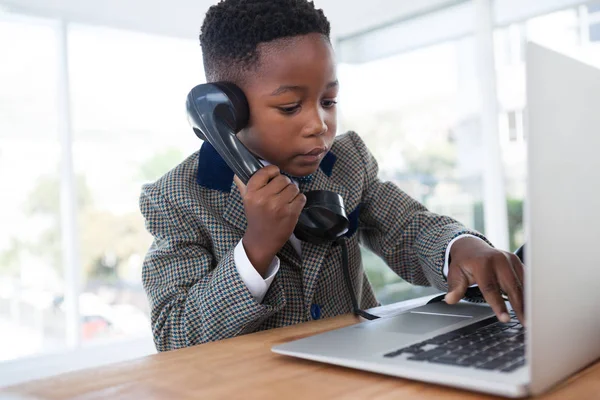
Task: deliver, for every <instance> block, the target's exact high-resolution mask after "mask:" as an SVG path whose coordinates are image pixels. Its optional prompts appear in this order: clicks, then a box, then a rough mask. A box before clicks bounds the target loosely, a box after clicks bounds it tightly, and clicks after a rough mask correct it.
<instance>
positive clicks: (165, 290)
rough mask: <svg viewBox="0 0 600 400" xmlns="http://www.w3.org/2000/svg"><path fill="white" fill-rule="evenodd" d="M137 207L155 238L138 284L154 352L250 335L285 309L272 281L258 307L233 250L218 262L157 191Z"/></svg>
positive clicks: (201, 235)
mask: <svg viewBox="0 0 600 400" xmlns="http://www.w3.org/2000/svg"><path fill="white" fill-rule="evenodd" d="M140 208H141V211H142V214H143V215H144V217H145V219H146V227H147V229H148V231H149V232H150V233H151V234H152V235H153V236H154V243H153V244H152V247H151V248H150V250H149V252H148V254H147V256H146V259H145V261H144V267H143V273H142V279H143V284H144V289H145V290H146V293H147V294H148V298H149V300H150V306H151V319H152V331H153V333H154V340H155V343H156V347H157V349H158V350H159V351H164V350H172V349H176V348H180V347H186V346H191V345H195V344H199V343H204V342H209V341H214V340H219V339H224V338H229V337H233V336H236V335H240V334H244V333H249V332H252V331H254V330H255V329H256V328H257V327H258V326H259V325H260V324H261V323H262V322H263V321H264V320H265V319H266V318H268V317H270V316H271V315H273V314H274V313H276V312H277V311H279V310H280V309H281V308H282V307H283V306H284V304H285V299H284V296H283V290H282V288H281V286H280V284H279V282H278V280H277V279H275V280H274V281H273V282H272V284H271V286H270V288H269V291H268V292H267V294H266V296H265V298H264V300H263V301H262V304H261V303H259V302H257V301H256V299H255V298H254V296H253V295H252V294H251V292H250V291H249V290H248V288H247V286H246V284H245V283H244V281H243V280H242V278H241V277H240V274H239V272H238V270H237V269H236V265H235V261H234V259H235V257H234V247H232V248H231V249H230V250H229V252H227V253H226V255H225V256H224V257H223V259H222V260H221V261H220V262H218V263H217V262H216V261H215V260H214V258H213V255H212V254H211V252H210V250H209V248H210V245H209V243H210V241H211V238H210V237H209V235H208V233H207V232H206V231H205V229H204V228H203V227H202V226H198V225H197V224H195V223H194V222H193V221H194V220H195V219H193V218H189V217H186V216H185V215H183V213H182V212H181V211H180V210H179V209H178V208H176V207H174V206H173V205H171V204H170V203H169V202H168V200H167V199H166V198H165V197H164V196H163V195H162V194H161V193H160V192H159V191H158V189H157V188H156V187H154V186H151V185H150V186H146V187H145V188H144V191H143V192H142V195H141V198H140Z"/></svg>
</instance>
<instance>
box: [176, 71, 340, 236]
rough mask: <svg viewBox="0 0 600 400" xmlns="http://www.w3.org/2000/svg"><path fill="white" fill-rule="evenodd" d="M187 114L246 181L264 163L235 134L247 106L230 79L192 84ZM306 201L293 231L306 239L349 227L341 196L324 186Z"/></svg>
mask: <svg viewBox="0 0 600 400" xmlns="http://www.w3.org/2000/svg"><path fill="white" fill-rule="evenodd" d="M186 108H187V115H188V120H189V122H190V124H191V125H192V128H193V130H194V132H195V133H196V136H198V137H199V138H200V139H202V140H204V141H207V142H208V143H210V144H211V145H212V146H213V147H214V148H215V150H216V151H217V152H218V153H219V155H220V156H221V157H222V158H223V160H224V161H225V162H226V163H227V165H228V166H229V168H231V169H232V170H233V172H234V173H235V174H236V175H237V176H238V177H239V178H240V180H241V181H242V182H244V183H245V184H247V183H248V181H249V180H250V178H251V177H252V175H254V173H256V171H258V170H259V169H260V168H262V167H263V165H262V164H261V163H260V161H259V160H258V159H257V158H256V157H255V156H254V155H253V154H252V153H251V152H250V151H249V150H248V149H247V148H246V147H245V146H244V145H243V144H242V142H240V140H239V139H238V138H237V136H236V134H237V133H238V132H239V131H241V130H242V129H243V128H244V127H245V126H246V125H247V124H248V118H249V108H248V102H247V100H246V96H245V95H244V92H242V90H241V89H240V88H239V87H238V86H236V85H234V84H233V83H229V82H216V83H206V84H202V85H198V86H195V87H194V88H193V89H192V90H191V91H190V93H189V94H188V96H187V102H186ZM304 195H305V196H306V205H305V206H304V209H303V210H302V213H301V214H300V217H299V219H298V223H297V225H296V228H295V229H294V235H295V236H296V237H297V238H298V239H300V240H302V241H305V242H311V243H315V244H324V243H329V242H333V241H336V240H338V239H340V238H341V237H342V235H343V234H344V233H346V231H347V230H348V217H347V216H346V211H345V209H344V200H343V198H342V197H341V196H340V195H339V194H337V193H333V192H330V191H326V190H314V191H310V192H306V193H304Z"/></svg>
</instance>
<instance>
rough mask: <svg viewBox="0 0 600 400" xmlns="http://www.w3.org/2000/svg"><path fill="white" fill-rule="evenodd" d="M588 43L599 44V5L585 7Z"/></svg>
mask: <svg viewBox="0 0 600 400" xmlns="http://www.w3.org/2000/svg"><path fill="white" fill-rule="evenodd" d="M587 12H588V15H587V20H588V24H589V27H588V29H589V39H590V42H600V3H597V4H590V5H588V6H587Z"/></svg>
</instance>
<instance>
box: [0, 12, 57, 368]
mask: <svg viewBox="0 0 600 400" xmlns="http://www.w3.org/2000/svg"><path fill="white" fill-rule="evenodd" d="M0 54H1V56H0V57H1V58H2V61H1V62H0V88H1V89H0V182H2V189H1V192H2V195H0V361H4V360H10V359H15V358H19V357H24V356H31V355H35V354H38V353H42V352H48V351H56V350H58V349H61V348H63V347H64V346H65V317H64V313H63V311H62V309H61V308H60V307H59V306H58V299H60V298H61V297H62V295H63V292H64V287H63V285H64V280H63V276H64V275H63V266H62V253H61V241H60V202H59V186H58V185H59V172H58V171H59V156H60V154H59V152H60V147H59V141H58V133H57V115H58V110H57V106H56V104H57V86H56V85H57V79H56V78H57V64H58V60H57V37H56V32H55V28H54V27H53V26H52V25H51V24H50V23H49V22H48V21H44V20H38V19H32V18H21V17H18V16H12V15H6V14H4V15H3V16H0Z"/></svg>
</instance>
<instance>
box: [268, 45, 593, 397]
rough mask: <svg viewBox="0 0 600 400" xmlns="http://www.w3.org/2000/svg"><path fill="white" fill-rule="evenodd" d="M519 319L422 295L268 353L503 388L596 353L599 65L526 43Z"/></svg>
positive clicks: (545, 381) (560, 375)
mask: <svg viewBox="0 0 600 400" xmlns="http://www.w3.org/2000/svg"><path fill="white" fill-rule="evenodd" d="M526 73H527V97H528V119H529V121H528V122H529V129H528V135H529V138H528V188H527V189H528V190H527V191H528V195H527V199H528V200H527V202H526V210H525V219H526V227H527V228H526V236H527V246H528V247H527V251H526V252H525V257H526V259H525V261H526V262H525V265H526V282H525V299H526V318H527V329H524V328H523V326H522V325H521V324H519V322H518V321H517V319H516V318H515V317H514V316H513V319H512V320H511V322H510V323H506V324H503V323H500V322H499V321H498V320H497V319H496V318H495V317H494V315H493V312H492V311H491V309H490V308H489V306H487V305H485V304H484V305H479V304H471V303H466V302H461V303H459V304H456V305H448V304H446V303H444V302H437V303H431V304H427V305H424V306H421V307H417V308H413V309H410V310H408V311H405V312H402V313H401V314H399V315H396V316H390V317H387V318H380V319H377V320H373V321H366V322H363V323H360V324H357V325H353V326H349V327H346V328H341V329H337V330H334V331H330V332H326V333H322V334H319V335H315V336H311V337H308V338H304V339H300V340H296V341H293V342H290V343H286V344H281V345H278V346H275V347H273V351H274V352H276V353H279V354H284V355H288V356H293V357H299V358H303V359H309V360H314V361H319V362H324V363H329V364H335V365H340V366H345V367H350V368H356V369H360V370H365V371H371V372H377V373H382V374H387V375H392V376H397V377H401V378H407V379H414V380H419V381H425V382H431V383H436V384H442V385H448V386H453V387H458V388H463V389H468V390H473V391H480V392H486V393H491V394H495V395H500V396H505V397H524V396H528V395H537V394H540V393H543V392H545V391H547V390H549V389H551V388H552V387H553V386H555V385H556V384H557V383H559V382H561V381H563V380H564V379H566V378H567V377H569V376H571V375H573V374H574V373H576V372H577V371H579V370H581V369H583V368H584V367H586V366H587V365H589V364H591V363H593V362H594V361H595V360H597V359H598V358H600V339H599V338H600V262H599V261H598V255H597V252H598V247H599V245H600V186H598V178H599V177H600V156H599V155H598V151H599V149H600V135H599V134H598V133H599V131H600V112H598V110H599V109H600V70H598V69H595V68H593V67H591V66H589V65H587V64H585V63H582V62H580V61H576V60H575V59H572V58H569V57H567V56H564V55H561V54H559V53H556V52H554V51H551V50H548V49H546V48H543V47H541V46H539V45H535V44H532V43H529V44H528V45H527V70H526Z"/></svg>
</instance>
